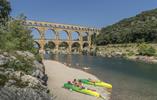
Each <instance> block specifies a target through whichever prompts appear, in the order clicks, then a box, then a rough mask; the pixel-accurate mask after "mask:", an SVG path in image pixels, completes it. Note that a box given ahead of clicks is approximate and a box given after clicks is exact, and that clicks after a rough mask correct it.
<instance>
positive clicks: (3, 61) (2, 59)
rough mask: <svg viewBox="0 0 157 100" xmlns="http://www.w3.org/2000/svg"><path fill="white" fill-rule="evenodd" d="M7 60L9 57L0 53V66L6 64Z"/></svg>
mask: <svg viewBox="0 0 157 100" xmlns="http://www.w3.org/2000/svg"><path fill="white" fill-rule="evenodd" d="M8 61H9V57H5V56H4V55H0V66H3V65H5V64H7V63H8Z"/></svg>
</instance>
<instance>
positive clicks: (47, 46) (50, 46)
mask: <svg viewBox="0 0 157 100" xmlns="http://www.w3.org/2000/svg"><path fill="white" fill-rule="evenodd" d="M55 48H56V44H55V43H54V42H52V41H48V42H47V43H46V44H45V46H44V49H49V50H51V49H55Z"/></svg>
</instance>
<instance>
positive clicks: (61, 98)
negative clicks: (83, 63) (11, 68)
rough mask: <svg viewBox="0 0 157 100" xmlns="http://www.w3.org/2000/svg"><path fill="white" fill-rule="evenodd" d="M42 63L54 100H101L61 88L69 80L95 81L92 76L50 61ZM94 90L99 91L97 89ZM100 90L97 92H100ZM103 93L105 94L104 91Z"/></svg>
mask: <svg viewBox="0 0 157 100" xmlns="http://www.w3.org/2000/svg"><path fill="white" fill-rule="evenodd" d="M43 63H44V65H45V71H46V74H47V75H48V88H49V89H50V91H51V92H52V93H53V95H54V98H55V100H103V99H101V98H96V97H93V96H89V95H86V94H81V93H78V92H75V91H70V90H68V89H65V88H63V84H64V83H65V82H67V81H69V80H70V81H71V80H73V79H81V78H82V79H85V78H91V79H97V78H96V77H95V76H94V75H91V74H89V73H86V72H84V71H81V70H78V69H74V68H70V67H68V66H66V65H64V64H62V63H59V62H56V61H52V60H44V61H43ZM91 88H92V87H91ZM96 88H97V89H99V87H96ZM101 89H102V88H101ZM101 89H99V90H100V91H102V90H101ZM103 92H105V90H104V89H103Z"/></svg>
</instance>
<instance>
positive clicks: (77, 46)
mask: <svg viewBox="0 0 157 100" xmlns="http://www.w3.org/2000/svg"><path fill="white" fill-rule="evenodd" d="M80 51H81V45H80V44H79V43H78V42H74V43H73V44H72V45H71V52H77V53H79V52H80Z"/></svg>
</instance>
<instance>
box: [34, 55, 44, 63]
mask: <svg viewBox="0 0 157 100" xmlns="http://www.w3.org/2000/svg"><path fill="white" fill-rule="evenodd" d="M35 59H36V60H37V61H39V62H42V57H41V55H40V54H36V55H35Z"/></svg>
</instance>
